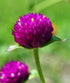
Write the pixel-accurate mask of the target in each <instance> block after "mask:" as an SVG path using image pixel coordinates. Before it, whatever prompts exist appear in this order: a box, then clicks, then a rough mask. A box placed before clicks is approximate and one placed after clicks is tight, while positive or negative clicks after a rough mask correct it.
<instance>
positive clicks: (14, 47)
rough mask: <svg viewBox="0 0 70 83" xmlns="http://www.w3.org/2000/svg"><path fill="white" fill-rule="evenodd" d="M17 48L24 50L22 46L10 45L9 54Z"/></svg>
mask: <svg viewBox="0 0 70 83" xmlns="http://www.w3.org/2000/svg"><path fill="white" fill-rule="evenodd" d="M17 48H22V47H21V46H19V45H18V44H17V45H10V46H9V48H8V50H7V52H10V51H13V50H15V49H17Z"/></svg>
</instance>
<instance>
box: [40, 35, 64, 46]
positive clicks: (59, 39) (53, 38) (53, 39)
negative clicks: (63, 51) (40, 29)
mask: <svg viewBox="0 0 70 83" xmlns="http://www.w3.org/2000/svg"><path fill="white" fill-rule="evenodd" d="M55 41H63V40H62V39H61V38H59V37H56V36H52V38H51V40H50V41H49V42H47V43H45V44H43V45H42V46H41V47H44V46H47V45H49V44H51V43H53V42H55Z"/></svg>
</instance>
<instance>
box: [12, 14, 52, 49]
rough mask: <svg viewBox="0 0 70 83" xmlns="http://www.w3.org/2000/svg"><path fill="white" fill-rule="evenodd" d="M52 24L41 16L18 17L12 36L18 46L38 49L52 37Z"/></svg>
mask: <svg viewBox="0 0 70 83" xmlns="http://www.w3.org/2000/svg"><path fill="white" fill-rule="evenodd" d="M52 31H53V27H52V23H51V21H50V20H49V18H47V17H45V16H44V15H42V14H40V13H39V14H36V13H34V14H33V13H29V14H27V15H24V16H21V17H19V19H18V21H17V22H16V24H15V25H14V30H13V32H12V34H13V35H14V38H15V41H16V42H17V43H19V45H21V46H23V47H26V48H38V47H41V46H42V45H43V44H45V43H47V42H49V41H50V40H51V37H52Z"/></svg>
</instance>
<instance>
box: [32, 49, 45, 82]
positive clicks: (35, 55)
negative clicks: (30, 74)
mask: <svg viewBox="0 0 70 83" xmlns="http://www.w3.org/2000/svg"><path fill="white" fill-rule="evenodd" d="M33 52H34V57H35V62H36V66H37V70H38V73H39V76H40V80H41V83H45V80H44V77H43V73H42V69H41V66H40V61H39V54H38V48H34V49H33Z"/></svg>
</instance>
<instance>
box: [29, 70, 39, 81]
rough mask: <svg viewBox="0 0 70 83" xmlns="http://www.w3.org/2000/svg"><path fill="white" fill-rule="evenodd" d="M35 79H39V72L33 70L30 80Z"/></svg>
mask: <svg viewBox="0 0 70 83" xmlns="http://www.w3.org/2000/svg"><path fill="white" fill-rule="evenodd" d="M35 77H39V75H38V72H37V70H32V71H31V72H30V76H29V80H30V79H33V78H35Z"/></svg>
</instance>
